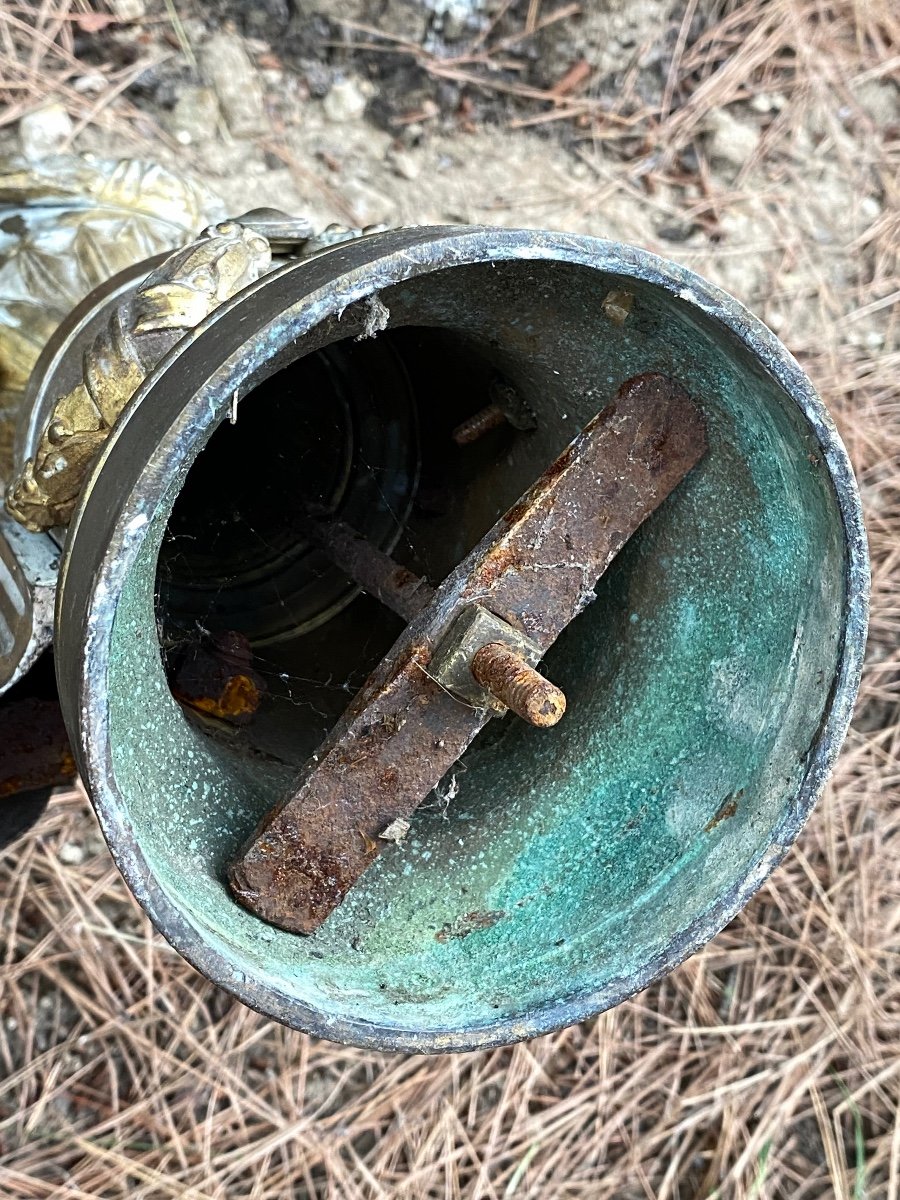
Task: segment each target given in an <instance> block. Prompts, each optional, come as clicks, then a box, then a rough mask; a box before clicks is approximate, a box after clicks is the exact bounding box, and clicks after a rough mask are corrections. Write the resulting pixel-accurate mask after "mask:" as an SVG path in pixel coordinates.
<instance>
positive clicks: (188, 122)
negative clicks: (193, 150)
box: [166, 87, 222, 146]
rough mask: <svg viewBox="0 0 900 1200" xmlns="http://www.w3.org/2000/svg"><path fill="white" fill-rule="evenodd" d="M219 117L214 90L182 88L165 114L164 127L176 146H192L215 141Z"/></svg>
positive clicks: (208, 88) (219, 110)
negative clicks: (197, 143) (196, 143)
mask: <svg viewBox="0 0 900 1200" xmlns="http://www.w3.org/2000/svg"><path fill="white" fill-rule="evenodd" d="M221 115H222V114H221V109H220V108H219V99H218V97H217V95H216V93H215V91H214V90H213V88H210V87H184V88H182V89H181V91H180V92H179V94H178V99H177V100H176V101H175V107H174V108H173V109H172V111H171V112H170V113H168V114H166V126H167V128H169V129H170V130H171V131H172V134H173V136H174V137H175V140H176V141H177V142H180V143H181V145H182V146H189V145H190V144H191V143H192V142H208V141H211V140H212V139H214V138H215V137H216V135H217V133H218V130H219V120H220V118H221Z"/></svg>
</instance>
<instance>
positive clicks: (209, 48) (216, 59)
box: [200, 33, 268, 137]
mask: <svg viewBox="0 0 900 1200" xmlns="http://www.w3.org/2000/svg"><path fill="white" fill-rule="evenodd" d="M200 67H201V70H202V74H203V77H204V79H205V80H206V81H207V83H209V84H210V85H211V86H212V87H213V88H215V91H216V94H217V96H218V98H219V104H220V106H221V108H222V112H223V114H224V116H225V122H226V124H227V125H228V128H229V129H230V130H231V132H232V133H233V134H234V136H235V137H256V136H257V135H258V134H261V133H265V132H266V129H267V124H268V123H267V121H266V113H265V105H264V103H263V90H262V84H261V82H260V78H259V73H258V72H257V70H256V68H255V67H254V65H253V63H252V62H251V61H250V58H249V56H248V54H247V52H246V50H245V49H244V45H243V43H242V41H241V39H240V38H239V37H237V36H236V35H234V34H231V33H217V34H214V35H213V36H212V37H211V38H210V39H209V41H208V42H207V43H206V45H205V46H204V47H203V49H202V50H201V52H200Z"/></svg>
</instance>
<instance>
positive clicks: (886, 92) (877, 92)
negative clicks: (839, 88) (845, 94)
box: [853, 79, 900, 129]
mask: <svg viewBox="0 0 900 1200" xmlns="http://www.w3.org/2000/svg"><path fill="white" fill-rule="evenodd" d="M853 91H854V94H855V96H856V99H857V101H858V102H859V103H860V104H861V105H862V107H863V108H864V109H865V110H866V111H867V112H868V114H869V116H870V117H871V118H872V120H873V121H874V122H875V124H876V125H878V126H879V127H880V128H881V129H884V128H885V126H886V125H891V124H893V123H894V122H895V121H897V120H898V119H900V90H898V88H897V85H896V84H895V83H894V82H893V81H892V80H890V79H867V80H866V81H865V83H860V84H858V85H857V86H856V87H855V88H854V89H853Z"/></svg>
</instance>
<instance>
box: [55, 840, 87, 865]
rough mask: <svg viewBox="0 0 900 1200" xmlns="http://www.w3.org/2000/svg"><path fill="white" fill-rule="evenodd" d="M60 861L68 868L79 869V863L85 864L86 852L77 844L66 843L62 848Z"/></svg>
mask: <svg viewBox="0 0 900 1200" xmlns="http://www.w3.org/2000/svg"><path fill="white" fill-rule="evenodd" d="M59 861H60V862H62V863H65V864H66V866H67V867H77V866H78V864H79V863H82V862H84V850H83V848H82V847H81V846H79V845H77V844H76V843H75V842H66V843H65V845H63V846H61V847H60V850H59Z"/></svg>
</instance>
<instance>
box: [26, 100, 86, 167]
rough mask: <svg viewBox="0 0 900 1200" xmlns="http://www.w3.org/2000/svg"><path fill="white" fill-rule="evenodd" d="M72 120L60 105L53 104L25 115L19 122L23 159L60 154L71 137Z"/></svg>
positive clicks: (45, 105) (35, 158)
mask: <svg viewBox="0 0 900 1200" xmlns="http://www.w3.org/2000/svg"><path fill="white" fill-rule="evenodd" d="M73 128H74V126H73V125H72V119H71V117H70V116H69V114H68V113H67V112H66V110H65V108H64V107H63V105H62V104H59V103H57V102H55V101H54V102H53V103H51V104H44V105H42V106H41V108H36V109H35V110H34V112H30V113H26V114H25V116H24V117H22V119H21V120H20V121H19V145H20V147H21V149H22V154H23V155H24V156H25V158H29V159H33V160H37V159H41V158H47V157H48V156H50V155H53V154H60V153H61V152H62V151H63V150H64V149H65V147H66V144H67V143H68V141H69V138H70V137H71V136H72V131H73Z"/></svg>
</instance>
